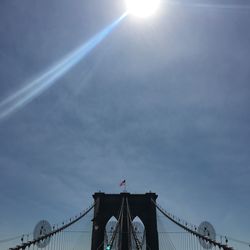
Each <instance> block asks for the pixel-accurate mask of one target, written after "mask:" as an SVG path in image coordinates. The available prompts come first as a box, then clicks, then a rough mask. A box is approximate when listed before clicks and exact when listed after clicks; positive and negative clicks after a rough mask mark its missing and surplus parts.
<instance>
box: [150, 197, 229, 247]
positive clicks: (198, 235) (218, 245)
mask: <svg viewBox="0 0 250 250" xmlns="http://www.w3.org/2000/svg"><path fill="white" fill-rule="evenodd" d="M151 201H152V202H153V204H154V205H155V206H156V208H157V209H158V210H159V211H160V212H161V213H162V214H163V215H164V216H165V217H167V218H168V219H169V220H170V221H172V222H173V223H175V224H176V225H177V226H179V227H181V228H182V229H184V230H185V231H187V232H188V233H191V234H193V235H195V236H196V237H198V238H199V239H202V240H204V241H206V242H209V243H210V244H212V245H214V246H217V247H219V248H222V249H223V250H233V248H232V247H229V246H227V245H224V244H222V243H219V242H217V241H215V240H212V239H210V238H208V237H206V236H204V235H202V234H200V233H198V232H196V231H194V230H193V229H190V228H189V227H187V225H183V224H181V223H180V222H178V221H177V220H175V219H174V218H172V217H171V216H169V215H168V214H167V213H166V212H165V211H164V210H163V209H162V208H161V207H159V206H158V204H157V203H156V202H155V201H154V200H153V199H151Z"/></svg>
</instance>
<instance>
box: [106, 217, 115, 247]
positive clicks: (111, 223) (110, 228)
mask: <svg viewBox="0 0 250 250" xmlns="http://www.w3.org/2000/svg"><path fill="white" fill-rule="evenodd" d="M117 223H118V220H117V219H116V218H115V216H112V217H111V218H110V219H109V220H108V221H107V223H106V226H105V231H104V249H106V247H107V245H108V244H109V243H110V241H111V238H112V235H113V233H114V231H115V228H116V225H117ZM116 242H117V239H115V241H114V245H116ZM114 249H115V248H114Z"/></svg>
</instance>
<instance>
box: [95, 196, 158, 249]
mask: <svg viewBox="0 0 250 250" xmlns="http://www.w3.org/2000/svg"><path fill="white" fill-rule="evenodd" d="M157 197H158V196H157V195H156V194H155V193H146V194H130V193H120V194H105V193H102V192H99V193H95V194H94V195H93V198H94V201H95V207H94V218H93V227H92V245H91V250H98V249H103V245H102V244H103V242H104V232H105V226H106V224H107V222H108V221H109V219H110V218H111V217H112V216H114V217H116V219H118V216H119V212H120V210H121V204H122V201H123V200H124V199H126V200H127V201H128V204H129V210H130V215H131V218H132V220H133V219H134V218H135V217H136V216H138V217H139V218H140V219H141V221H142V222H143V224H144V227H145V232H146V245H147V247H149V249H154V250H159V241H158V232H157V220H156V207H155V205H154V203H153V202H152V200H153V201H156V199H157ZM127 210H128V209H127V207H126V206H123V215H124V216H123V222H122V223H121V224H122V229H121V233H120V238H119V239H120V244H121V250H130V246H129V238H128V237H130V236H129V232H128V221H127V220H128V219H127V216H126V215H127V213H128V211H127Z"/></svg>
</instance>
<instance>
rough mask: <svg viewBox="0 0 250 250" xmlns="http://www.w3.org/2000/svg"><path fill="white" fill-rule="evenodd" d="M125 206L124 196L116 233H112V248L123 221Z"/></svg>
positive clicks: (110, 244)
mask: <svg viewBox="0 0 250 250" xmlns="http://www.w3.org/2000/svg"><path fill="white" fill-rule="evenodd" d="M123 207H124V198H122V205H121V209H120V213H119V217H118V221H117V223H116V226H115V230H114V233H113V234H112V237H111V240H110V243H109V244H108V245H109V246H110V249H112V247H113V244H114V241H115V237H116V235H117V232H118V229H119V226H120V225H121V221H122V220H123V210H124V209H123Z"/></svg>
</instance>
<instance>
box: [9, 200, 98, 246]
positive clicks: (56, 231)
mask: <svg viewBox="0 0 250 250" xmlns="http://www.w3.org/2000/svg"><path fill="white" fill-rule="evenodd" d="M94 206H95V204H93V205H91V206H90V207H89V208H88V209H87V210H86V211H85V212H84V213H82V214H80V216H78V217H76V218H75V219H74V220H72V221H70V222H69V223H67V224H64V225H63V226H61V227H59V228H58V229H55V230H53V231H52V232H50V233H48V234H45V235H43V236H41V237H39V238H37V239H34V240H32V241H28V242H26V243H23V244H21V245H18V246H16V247H13V248H9V250H24V249H25V248H26V247H30V246H32V245H35V244H37V243H39V242H40V241H43V240H46V239H48V238H50V237H51V236H54V235H56V234H57V233H59V232H61V231H63V230H64V229H66V228H68V227H70V226H71V225H73V224H75V223H76V222H77V221H79V220H80V219H82V218H83V217H84V216H85V215H87V214H88V213H89V212H90V211H91V210H92V209H93V207H94Z"/></svg>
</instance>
